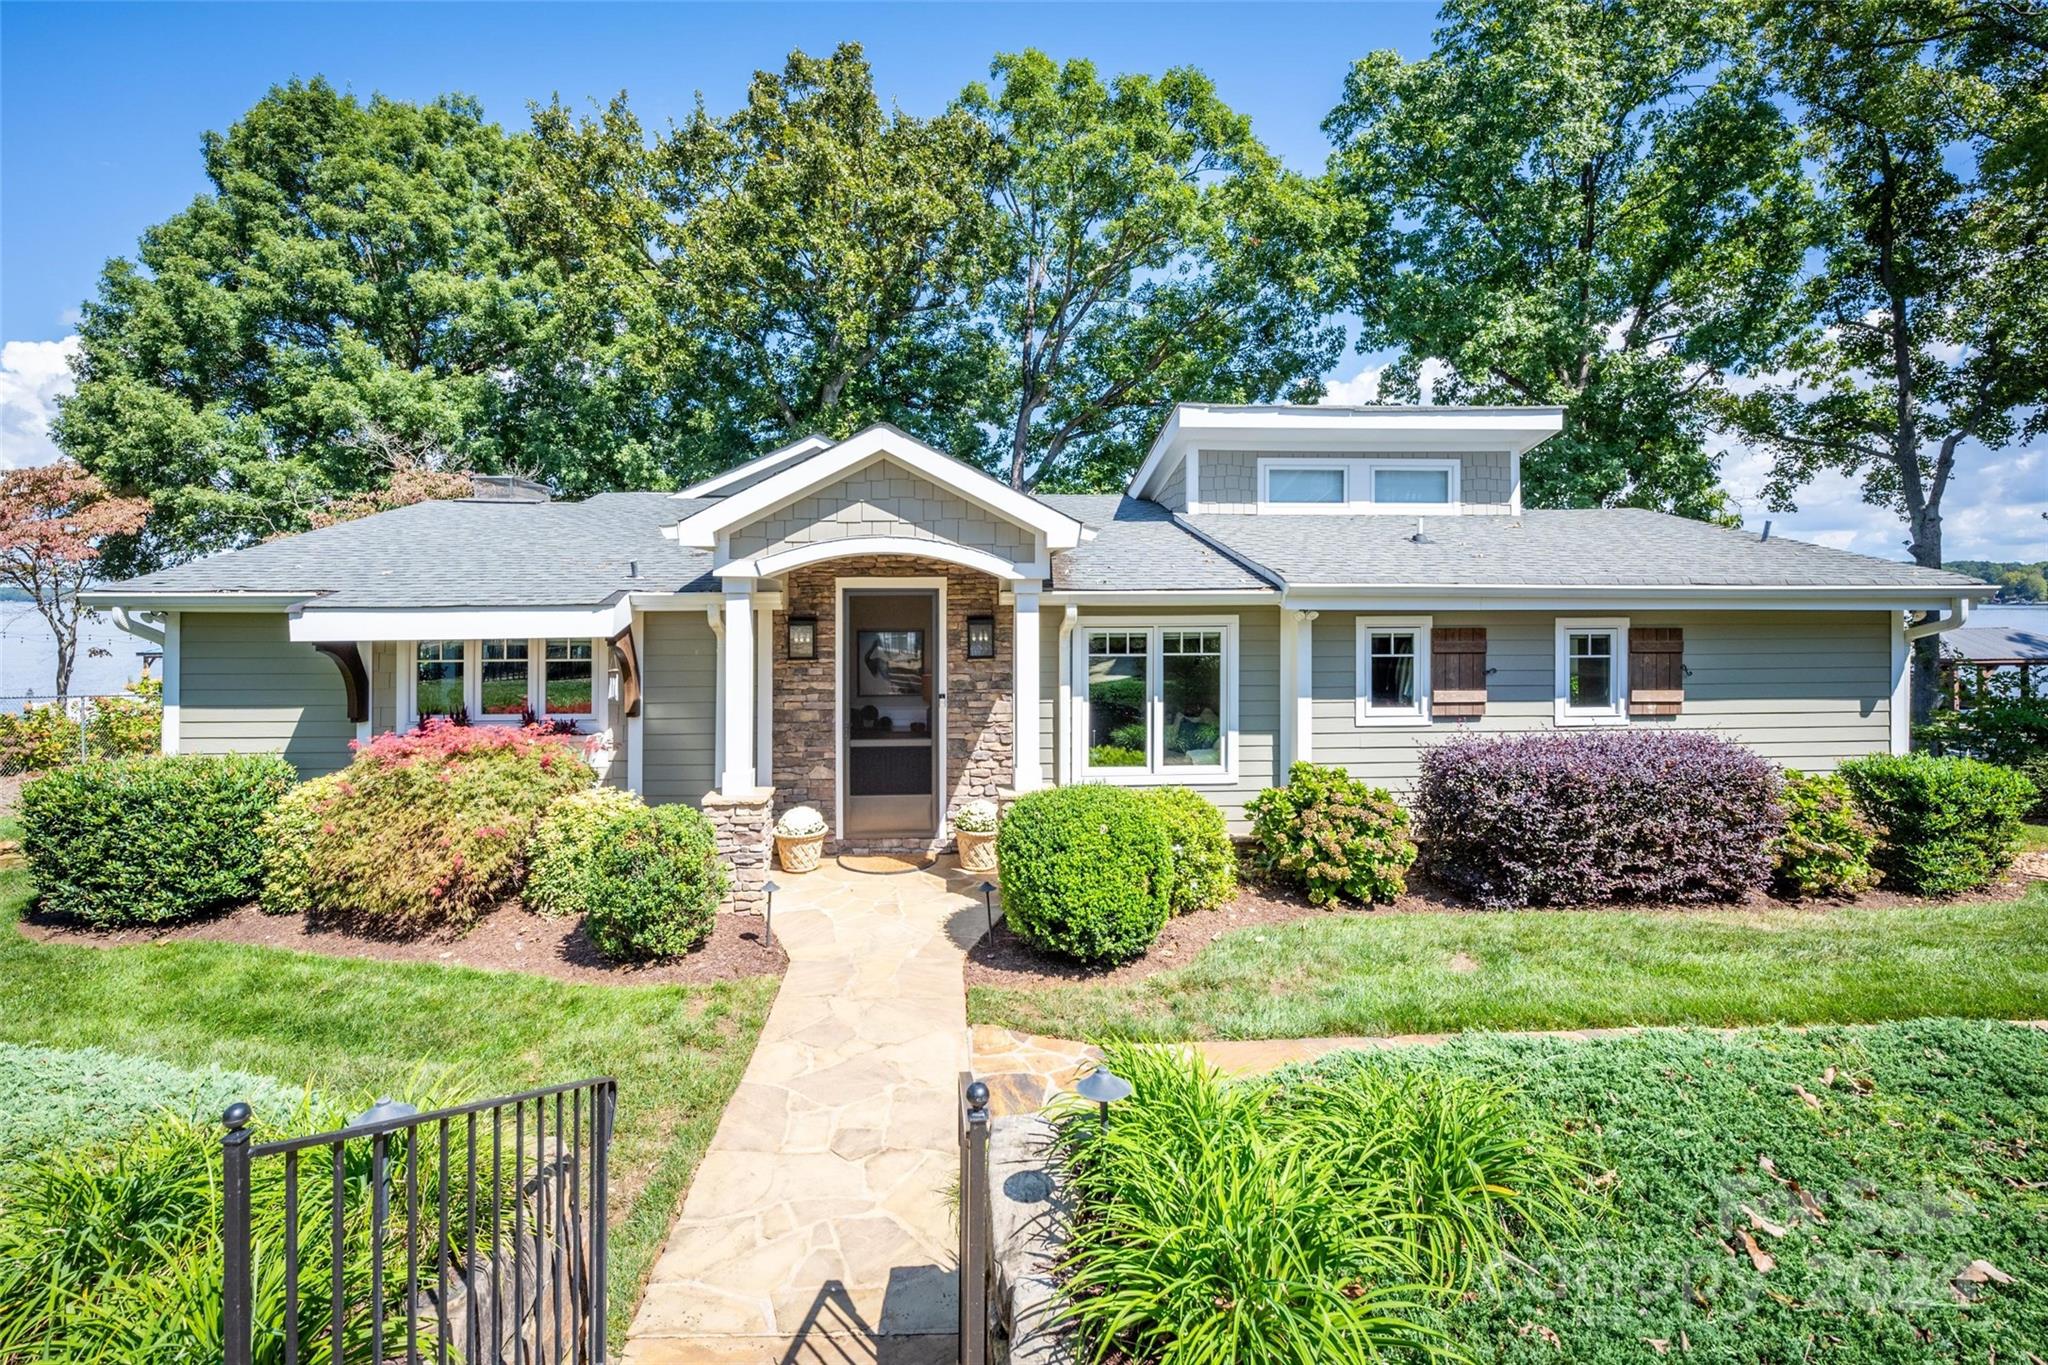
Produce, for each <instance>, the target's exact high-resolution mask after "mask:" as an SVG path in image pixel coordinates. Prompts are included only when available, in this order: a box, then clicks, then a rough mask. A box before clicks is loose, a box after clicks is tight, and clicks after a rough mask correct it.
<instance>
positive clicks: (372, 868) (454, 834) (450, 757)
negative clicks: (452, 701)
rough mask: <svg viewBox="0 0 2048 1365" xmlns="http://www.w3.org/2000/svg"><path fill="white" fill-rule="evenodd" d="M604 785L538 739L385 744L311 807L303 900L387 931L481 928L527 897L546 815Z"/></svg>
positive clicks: (464, 731)
mask: <svg viewBox="0 0 2048 1365" xmlns="http://www.w3.org/2000/svg"><path fill="white" fill-rule="evenodd" d="M596 780H597V775H596V774H595V773H593V772H592V771H591V769H590V765H589V764H587V763H585V762H584V761H583V759H582V758H581V757H580V756H579V755H578V754H577V752H576V750H575V748H574V747H573V742H572V741H570V740H567V739H563V738H559V737H556V736H552V735H548V734H545V733H542V732H541V731H539V730H537V729H532V728H512V727H509V726H482V725H478V726H461V725H453V724H450V723H448V722H446V721H442V720H438V719H437V720H430V721H428V722H427V724H426V725H425V726H424V727H423V728H422V729H420V730H418V731H415V732H413V733H411V734H405V735H399V734H387V735H380V736H378V737H377V738H376V739H375V740H372V741H371V742H370V743H369V744H367V745H364V746H362V747H361V748H360V749H359V750H358V751H357V753H356V756H355V761H354V762H352V763H350V764H349V766H348V768H347V770H346V771H345V772H343V773H342V774H341V775H340V780H339V781H337V782H335V783H334V784H333V785H332V787H331V788H327V789H325V790H323V791H322V792H320V793H318V794H316V795H315V796H313V797H311V798H309V804H310V809H311V813H312V814H313V815H316V816H317V817H318V818H317V820H316V821H312V822H310V824H311V829H312V836H311V841H310V844H309V847H308V850H307V862H306V872H305V877H306V891H305V901H306V903H307V904H308V905H309V906H310V908H311V909H313V910H314V911H316V912H319V913H322V914H333V915H338V916H342V917H345V918H349V919H354V920H358V921H361V922H362V923H364V924H367V925H373V926H376V927H378V928H382V929H386V930H398V931H412V930H417V929H421V928H424V927H426V926H427V925H430V924H435V923H442V922H456V923H460V922H464V921H467V920H469V919H472V918H474V917H475V915H476V914H477V912H478V911H479V910H482V909H484V908H486V907H488V906H490V905H493V904H495V903H496V902H498V901H499V900H501V899H502V898H504V897H505V896H508V895H510V894H512V893H513V892H514V891H517V890H518V889H519V886H520V884H521V880H522V878H523V876H524V872H525V856H526V845H527V841H528V840H529V839H530V838H531V837H532V834H533V827H534V824H535V822H536V821H538V820H539V818H540V814H541V812H542V811H543V810H545V809H547V807H548V806H549V804H550V803H552V802H553V801H554V800H555V799H556V798H557V797H560V796H565V795H567V794H568V793H570V792H572V791H578V790H581V789H583V788H586V787H589V786H591V785H592V784H593V783H594V782H595V781H596Z"/></svg>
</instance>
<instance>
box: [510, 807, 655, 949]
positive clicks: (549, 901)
mask: <svg viewBox="0 0 2048 1365" xmlns="http://www.w3.org/2000/svg"><path fill="white" fill-rule="evenodd" d="M644 809H646V807H645V806H644V805H643V804H642V802H641V800H640V798H639V797H637V796H635V795H633V793H631V792H628V791H621V790H619V789H618V788H617V787H591V788H589V789H588V790H585V791H577V792H570V793H569V794H568V795H567V796H564V797H561V798H559V799H558V800H556V802H555V803H554V804H553V805H551V806H549V807H548V808H547V810H546V811H545V812H543V813H542V815H541V817H540V823H539V824H537V825H536V826H534V831H533V842H532V844H531V845H530V846H529V847H528V849H527V856H526V893H525V899H526V904H527V907H528V908H529V909H532V910H537V911H539V912H540V913H541V914H543V915H547V916H550V917H558V916H563V915H580V914H582V913H584V912H585V911H586V910H588V909H589V908H590V906H589V904H588V902H587V901H586V900H585V897H584V878H585V870H586V865H587V864H588V863H589V861H590V853H591V850H592V849H594V848H595V847H596V846H597V841H598V837H599V836H600V835H602V834H603V833H604V832H605V830H607V829H609V828H610V827H611V826H612V825H614V824H616V823H617V822H618V821H619V820H621V819H624V818H625V817H627V816H629V815H631V814H632V813H633V812H635V811H639V810H644Z"/></svg>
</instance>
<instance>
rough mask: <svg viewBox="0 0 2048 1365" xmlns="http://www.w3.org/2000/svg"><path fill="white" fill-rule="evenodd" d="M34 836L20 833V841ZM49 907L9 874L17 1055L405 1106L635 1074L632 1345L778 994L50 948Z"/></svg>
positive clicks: (7, 964) (249, 955) (5, 984)
mask: <svg viewBox="0 0 2048 1365" xmlns="http://www.w3.org/2000/svg"><path fill="white" fill-rule="evenodd" d="M19 837H20V833H19V829H18V827H17V826H16V825H15V823H14V822H13V821H12V820H0V839H13V838H19ZM30 896H31V888H30V885H29V879H28V874H27V873H26V872H23V871H20V870H15V871H8V872H0V1042H11V1043H42V1044H47V1045H49V1046H53V1047H62V1048H77V1047H87V1046H99V1047H104V1048H108V1049H110V1050H113V1051H116V1052H121V1053H127V1054H131V1055H134V1056H140V1057H154V1058H161V1059H163V1060H165V1061H169V1062H172V1063H174V1064H177V1065H180V1066H205V1065H207V1064H219V1065H221V1066H224V1067H230V1068H233V1069H235V1070H238V1071H244V1072H253V1073H257V1074H260V1075H269V1076H275V1077H278V1078H280V1079H282V1080H285V1081H288V1082H291V1083H294V1084H310V1085H312V1086H314V1087H315V1088H317V1089H319V1090H321V1091H323V1092H325V1093H326V1094H329V1095H332V1096H337V1097H342V1098H348V1097H351V1096H370V1095H372V1094H375V1093H387V1094H404V1093H406V1092H407V1091H410V1090H413V1089H416V1088H417V1086H416V1082H417V1081H418V1079H419V1078H420V1077H421V1074H422V1072H423V1071H425V1072H432V1073H435V1074H447V1075H448V1076H449V1078H450V1080H451V1081H452V1082H453V1083H454V1084H455V1085H459V1086H460V1087H461V1088H463V1089H466V1090H469V1091H472V1092H474V1093H475V1094H476V1095H477V1096H479V1097H481V1096H484V1095H490V1094H498V1093H504V1092H508V1091H512V1090H517V1089H523V1088H526V1087H529V1086H534V1085H541V1084H548V1083H553V1082H558V1081H568V1080H576V1079H579V1078H581V1077H584V1076H590V1075H598V1074H609V1075H612V1076H616V1077H617V1078H618V1082H619V1120H618V1129H617V1133H616V1137H615V1146H614V1148H613V1159H612V1172H613V1181H614V1194H613V1204H612V1207H613V1209H614V1211H615V1214H616V1217H617V1220H618V1221H617V1222H616V1223H615V1226H614V1232H613V1240H612V1249H611V1258H612V1259H611V1283H612V1302H613V1303H614V1304H615V1305H618V1310H617V1311H615V1312H614V1314H613V1318H612V1322H613V1325H614V1329H615V1331H620V1332H622V1331H623V1330H624V1326H625V1323H626V1320H627V1318H628V1316H629V1313H628V1311H626V1310H629V1309H630V1307H631V1306H632V1305H633V1304H634V1303H635V1302H636V1301H637V1300H638V1298H639V1286H640V1284H641V1282H642V1280H643V1279H644V1278H645V1276H646V1273H647V1269H648V1266H649V1265H650V1263H651V1262H652V1260H653V1256H654V1253H655V1251H656V1249H657V1248H658V1247H659V1246H660V1244H661V1240H662V1238H663V1237H664V1236H665V1235H666V1233H667V1230H668V1226H669V1223H670V1221H671V1219H672V1218H673V1216H674V1213H675V1210H676V1208H677V1207H678V1206H679V1204H680V1202H681V1199H682V1195H683V1191H684V1190H685V1188H686V1187H687V1185H688V1182H689V1178H690V1173H691V1171H693V1170H694V1169H695V1168H696V1164H697V1160H698V1158H699V1157H700V1156H701V1155H702V1154H703V1150H704V1147H705V1145H706V1144H707V1143H708V1142H709V1141H710V1139H711V1133H712V1130H713V1129H714V1128H715V1127H716V1126H717V1123H718V1116H719V1114H720V1112H721V1111H722V1110H723V1109H724V1108H725V1103H726V1101H727V1099H729V1098H730V1097H731V1095H732V1091H733V1088H734V1087H735V1086H736V1085H737V1084H738V1083H739V1078H740V1073H741V1071H742V1070H744V1069H745V1066H746V1062H747V1058H748V1056H749V1055H750V1054H751V1053H752V1051H753V1047H754V1039H755V1037H756V1036H757V1035H758V1034H759V1032H760V1029H761V1024H762V1021H763V1020H764V1019H765V1018H766V1017H767V1014H768V1006H769V1003H770V1002H771V1001H772V1000H773V999H774V996H775V988H776V982H775V981H774V980H773V979H772V978H768V977H760V978H754V979H750V980H745V981H737V982H729V983H723V984H719V985H713V986H695V987H685V986H587V985H570V984H567V983H564V982H560V981H553V980H548V979H545V978H542V977H528V976H520V975H515V974H511V973H499V972H480V971H471V970H467V969H462V968H450V967H437V966H433V965H428V964H418V963H385V962H370V961H364V960H357V959H345V958H327V957H319V956H315V955H311V954H305V953H294V952H286V951H283V950H281V949H275V948H250V947H240V946H235V945H230V944H218V943H166V944H158V945H152V946H147V947H130V948H81V947H62V946H51V945H42V944H36V943H33V942H31V941H29V940H28V939H26V938H24V937H22V936H21V935H20V934H19V933H17V932H16V931H15V928H14V924H15V920H16V918H17V917H18V916H19V914H20V913H21V911H22V908H23V907H24V906H25V905H27V904H28V902H29V899H30ZM442 1088H443V1089H446V1088H447V1087H442Z"/></svg>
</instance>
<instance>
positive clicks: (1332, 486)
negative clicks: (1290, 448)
mask: <svg viewBox="0 0 2048 1365" xmlns="http://www.w3.org/2000/svg"><path fill="white" fill-rule="evenodd" d="M1259 473H1260V474H1261V475H1262V476H1263V477H1264V479H1265V488H1264V490H1263V491H1264V493H1265V497H1264V501H1266V502H1271V503H1281V504H1286V505H1294V506H1301V505H1307V506H1324V507H1342V506H1343V505H1344V502H1345V500H1346V496H1347V495H1346V491H1345V483H1346V475H1345V471H1344V466H1342V465H1283V464H1261V465H1260V466H1259Z"/></svg>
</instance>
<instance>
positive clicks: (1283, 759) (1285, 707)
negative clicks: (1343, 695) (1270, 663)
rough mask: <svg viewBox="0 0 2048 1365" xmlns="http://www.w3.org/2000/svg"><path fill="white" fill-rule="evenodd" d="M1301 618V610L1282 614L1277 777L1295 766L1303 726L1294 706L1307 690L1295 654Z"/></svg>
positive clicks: (1275, 758) (1276, 754)
mask: <svg viewBox="0 0 2048 1365" xmlns="http://www.w3.org/2000/svg"><path fill="white" fill-rule="evenodd" d="M1301 615H1302V614H1301V613H1300V612H1298V611H1288V610H1285V609H1282V611H1281V612H1280V660H1279V663H1280V696H1281V703H1280V724H1279V726H1278V729H1279V731H1280V733H1279V734H1278V735H1276V736H1275V737H1274V742H1275V744H1276V745H1277V746H1278V752H1277V753H1275V754H1274V756H1273V757H1274V761H1273V766H1274V769H1275V770H1276V775H1277V774H1280V773H1286V772H1288V771H1289V770H1291V769H1292V768H1293V767H1294V758H1295V752H1294V746H1295V744H1296V739H1295V728H1296V726H1297V725H1298V724H1299V721H1298V719H1297V717H1298V716H1299V714H1300V713H1299V712H1298V711H1297V710H1296V708H1295V706H1294V698H1296V697H1299V696H1300V695H1301V694H1302V692H1303V690H1304V688H1303V687H1302V680H1301V678H1300V676H1299V674H1300V669H1299V666H1298V664H1297V662H1296V653H1295V637H1296V635H1297V634H1299V632H1300V630H1301Z"/></svg>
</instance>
